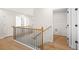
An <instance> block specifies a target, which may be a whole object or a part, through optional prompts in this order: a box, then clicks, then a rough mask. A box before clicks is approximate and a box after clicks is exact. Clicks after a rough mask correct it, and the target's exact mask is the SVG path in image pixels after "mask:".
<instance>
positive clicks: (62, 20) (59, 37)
mask: <svg viewBox="0 0 79 59" xmlns="http://www.w3.org/2000/svg"><path fill="white" fill-rule="evenodd" d="M67 29H68V27H67V8H59V9H54V10H53V39H54V42H55V43H56V44H58V45H61V46H65V47H68V41H69V40H68V37H67V35H68V34H67Z"/></svg>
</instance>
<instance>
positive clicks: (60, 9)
mask: <svg viewBox="0 0 79 59" xmlns="http://www.w3.org/2000/svg"><path fill="white" fill-rule="evenodd" d="M66 11H67V8H57V9H54V10H53V12H54V13H60V12H66Z"/></svg>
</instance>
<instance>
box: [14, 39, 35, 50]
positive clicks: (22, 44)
mask: <svg viewBox="0 0 79 59" xmlns="http://www.w3.org/2000/svg"><path fill="white" fill-rule="evenodd" d="M14 41H15V42H17V43H19V44H22V45H24V46H26V47H28V48H31V49H33V50H35V49H34V48H32V47H30V46H28V45H26V44H24V43H21V42H19V41H17V40H14Z"/></svg>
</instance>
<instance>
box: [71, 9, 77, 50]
mask: <svg viewBox="0 0 79 59" xmlns="http://www.w3.org/2000/svg"><path fill="white" fill-rule="evenodd" d="M76 41H77V10H76V9H75V8H72V48H74V49H76V48H77V47H76V43H75V42H76Z"/></svg>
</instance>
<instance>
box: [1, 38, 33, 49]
mask: <svg viewBox="0 0 79 59" xmlns="http://www.w3.org/2000/svg"><path fill="white" fill-rule="evenodd" d="M0 50H32V49H31V48H29V47H26V46H24V45H22V44H19V43H17V42H16V41H14V40H13V39H12V37H7V38H4V39H0Z"/></svg>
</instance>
